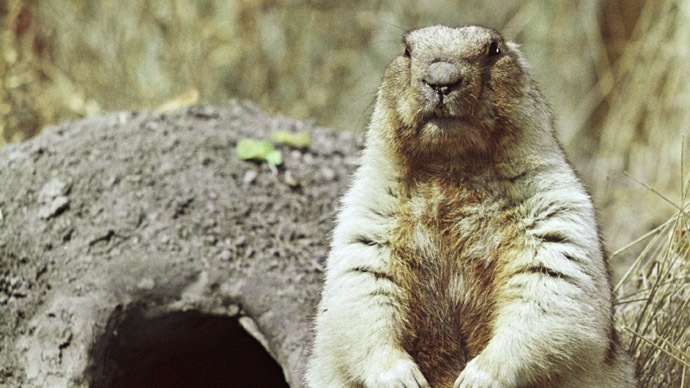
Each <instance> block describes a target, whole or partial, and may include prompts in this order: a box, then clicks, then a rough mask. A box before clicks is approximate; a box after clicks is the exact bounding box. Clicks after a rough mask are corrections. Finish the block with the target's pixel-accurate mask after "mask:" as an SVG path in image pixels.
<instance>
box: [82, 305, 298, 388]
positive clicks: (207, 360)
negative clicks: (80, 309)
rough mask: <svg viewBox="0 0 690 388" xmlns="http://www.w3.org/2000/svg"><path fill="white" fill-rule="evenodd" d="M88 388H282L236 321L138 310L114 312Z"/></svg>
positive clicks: (276, 371) (274, 367)
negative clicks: (150, 314)
mask: <svg viewBox="0 0 690 388" xmlns="http://www.w3.org/2000/svg"><path fill="white" fill-rule="evenodd" d="M86 378H87V379H88V381H89V386H90V387H91V388H120V387H127V388H144V387H146V388H173V387H197V388H211V387H213V388H221V387H262V388H263V387H278V388H282V387H285V388H288V385H287V383H286V382H285V378H284V376H283V372H282V370H281V368H280V366H279V365H278V364H277V363H276V362H275V361H274V360H273V358H272V357H271V356H270V355H269V354H268V353H267V352H266V350H264V348H263V347H262V346H261V344H259V342H258V341H256V340H255V339H254V338H253V337H252V336H250V335H249V334H248V333H247V332H246V331H245V330H244V329H243V328H242V326H240V324H239V322H238V320H237V318H232V317H223V316H217V315H209V314H203V313H200V312H195V311H187V312H175V313H169V314H166V315H162V316H158V317H154V318H149V317H146V314H144V309H143V308H141V307H135V308H128V309H126V310H122V309H120V310H118V311H116V312H114V313H113V314H112V315H111V317H110V320H109V322H108V326H107V328H106V331H105V334H104V335H103V336H101V338H100V339H98V340H97V341H96V342H95V343H94V345H93V347H92V351H91V360H90V366H89V369H88V370H87V373H86Z"/></svg>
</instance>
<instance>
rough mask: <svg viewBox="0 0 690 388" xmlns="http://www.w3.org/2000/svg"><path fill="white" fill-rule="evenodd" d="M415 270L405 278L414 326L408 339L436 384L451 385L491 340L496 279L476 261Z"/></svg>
mask: <svg viewBox="0 0 690 388" xmlns="http://www.w3.org/2000/svg"><path fill="white" fill-rule="evenodd" d="M441 267H446V266H441ZM447 267H451V266H447ZM476 270H477V271H478V270H480V268H476ZM481 270H483V271H486V268H485V267H483V266H482V268H481ZM412 272H414V276H413V277H410V278H407V279H406V281H405V282H404V287H405V288H406V294H407V303H405V305H406V306H407V311H406V318H407V325H408V326H407V328H406V330H405V331H404V338H402V344H403V347H404V349H405V350H406V351H407V352H408V353H409V354H410V355H411V356H412V357H413V358H414V359H415V361H416V362H417V364H418V365H419V367H420V369H421V371H422V373H423V374H424V376H425V377H426V378H427V380H428V381H429V383H430V384H431V386H432V387H449V388H450V387H452V386H453V383H454V382H455V379H457V377H458V375H459V374H460V372H461V371H462V370H463V369H464V367H465V365H466V363H467V362H468V361H469V360H471V359H472V358H473V357H475V356H476V355H477V354H478V353H479V352H480V351H481V350H482V349H483V348H484V347H485V346H486V343H487V342H488V340H489V336H490V334H491V322H492V317H493V310H494V303H493V301H492V294H493V287H491V284H492V283H491V281H490V279H488V278H487V276H486V274H485V273H484V274H482V275H481V276H478V275H477V273H476V271H475V268H473V265H472V264H471V263H466V264H465V265H463V267H462V269H460V268H439V267H437V268H414V269H413V270H412Z"/></svg>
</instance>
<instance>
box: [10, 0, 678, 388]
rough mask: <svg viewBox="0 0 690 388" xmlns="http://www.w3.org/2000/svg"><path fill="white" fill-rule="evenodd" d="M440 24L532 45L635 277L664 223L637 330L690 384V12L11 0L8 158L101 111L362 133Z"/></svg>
mask: <svg viewBox="0 0 690 388" xmlns="http://www.w3.org/2000/svg"><path fill="white" fill-rule="evenodd" d="M438 23H443V24H449V25H461V24H483V25H487V26H491V27H494V28H497V29H499V30H501V31H503V33H504V35H506V37H508V38H509V39H511V40H514V41H516V42H518V43H520V44H522V49H523V51H524V53H525V54H526V56H527V58H528V59H529V61H530V62H531V63H532V65H533V76H534V78H535V79H536V80H537V82H538V83H539V84H540V85H541V89H542V92H543V93H544V94H545V96H546V98H547V100H548V101H550V103H551V105H552V107H553V109H554V111H555V113H556V117H557V127H558V132H559V136H560V139H561V141H562V143H563V145H564V148H565V149H566V152H567V153H568V155H569V157H570V158H571V160H572V161H573V164H574V165H575V166H576V167H577V168H578V170H579V172H580V175H581V176H582V179H583V180H584V181H585V183H586V184H587V186H588V187H589V189H590V190H591V192H592V194H593V195H594V199H595V203H596V205H597V207H598V209H599V212H600V219H601V220H602V221H603V222H602V225H603V232H604V233H603V234H604V236H605V239H606V240H607V242H608V244H607V245H608V247H609V249H610V250H611V251H615V254H614V257H613V259H612V260H613V264H614V268H618V272H619V276H620V272H621V271H625V268H626V264H625V263H628V262H629V260H630V259H634V258H635V257H636V256H637V253H636V250H635V249H627V250H621V249H620V248H621V247H624V246H627V245H629V244H628V243H629V242H630V241H632V240H633V239H634V238H635V237H636V236H640V235H642V234H643V233H645V232H647V231H649V230H652V228H654V227H656V226H658V225H662V226H663V228H660V229H658V230H657V231H656V233H652V234H650V235H649V236H650V237H649V238H647V241H648V242H649V244H650V245H647V247H648V248H649V247H652V246H653V245H652V244H654V243H656V244H660V243H658V242H659V241H663V242H664V243H663V244H661V245H659V246H661V247H666V248H665V250H663V249H661V248H659V249H661V250H659V249H656V248H655V249H652V250H650V249H648V248H645V249H644V250H643V252H642V255H641V256H639V257H644V254H649V252H661V253H659V254H656V256H655V257H654V258H651V259H644V260H638V261H637V264H636V265H635V266H634V267H632V268H636V269H635V271H638V270H639V269H640V268H642V270H641V271H642V272H643V274H642V275H635V273H637V272H630V273H628V274H627V275H626V276H625V277H624V279H633V280H632V281H634V282H637V283H635V285H634V287H633V290H637V289H641V290H640V291H633V292H632V293H631V294H630V295H631V296H630V299H629V301H628V299H627V298H623V299H622V302H621V303H624V304H625V305H626V306H632V310H629V312H630V314H631V315H630V316H628V315H627V314H623V319H624V320H625V321H626V326H625V328H626V330H627V331H624V334H625V335H627V336H628V337H626V338H627V340H626V341H631V342H628V343H630V349H631V351H632V352H633V354H635V357H636V359H637V360H638V367H639V369H638V371H639V372H640V376H641V377H642V378H643V384H642V386H644V387H662V386H663V387H670V386H674V387H675V386H681V387H684V388H688V387H690V372H688V373H686V372H687V370H688V369H690V356H689V354H690V345H689V344H690V330H686V329H687V326H688V325H689V324H690V323H689V322H690V312H688V309H687V304H688V300H689V299H690V282H688V280H687V279H688V278H690V275H688V265H687V262H688V261H687V260H688V259H687V257H688V252H689V251H690V248H688V247H690V244H689V243H688V241H687V240H688V238H689V237H688V236H690V233H688V232H687V231H688V220H687V207H688V206H687V205H688V202H687V201H686V197H685V196H684V195H683V193H682V191H683V179H685V177H686V175H685V172H687V170H688V168H687V167H688V163H687V162H684V160H683V159H684V158H685V157H684V152H683V151H682V150H683V148H685V149H687V148H688V147H687V146H688V143H689V142H690V139H688V136H686V135H688V134H690V131H689V130H688V129H689V128H690V76H688V75H687V74H686V73H687V71H688V69H689V67H690V0H676V1H673V0H658V1H654V0H573V1H553V0H536V1H527V0H495V1H480V0H462V1H458V0H456V1H450V0H441V1H434V2H421V1H412V0H402V1H392V0H377V1H361V0H354V1H349V2H344V1H336V0H305V1H298V0H230V1H227V0H198V1H193V0H165V1H163V0H129V1H117V0H100V1H87V0H50V1H38V0H0V34H1V35H0V83H1V85H2V87H1V88H0V145H2V144H3V143H5V142H20V141H23V140H26V139H28V138H30V137H32V136H34V135H35V134H36V133H38V132H39V131H40V130H41V129H42V128H43V127H45V126H47V125H51V124H56V123H59V122H61V121H64V120H71V119H76V118H79V117H83V116H87V115H96V114H100V113H103V112H108V111H112V110H129V109H136V110H141V109H155V108H158V109H161V106H162V104H165V103H166V102H170V101H177V102H174V103H173V104H172V105H167V107H166V108H165V109H168V108H170V107H171V106H172V107H175V106H178V105H180V104H182V105H184V104H189V103H204V104H214V105H222V104H223V103H224V102H225V101H227V100H228V99H230V98H241V99H248V100H251V101H252V102H254V103H256V104H258V105H259V106H260V107H261V109H263V110H264V111H267V112H270V113H281V114H285V115H288V116H292V117H296V118H299V119H307V120H314V121H316V122H317V123H318V124H320V125H323V126H329V127H334V128H336V129H338V130H348V131H361V130H363V128H365V126H366V123H367V119H368V116H369V114H370V109H371V104H372V102H373V100H374V95H375V92H376V89H377V87H378V85H379V83H380V80H381V76H382V74H383V70H384V67H385V65H386V63H387V62H388V61H389V60H390V59H391V58H393V57H394V56H395V55H397V54H398V53H399V52H400V50H402V46H401V44H400V37H401V34H402V33H403V32H404V31H405V30H408V29H412V28H415V27H420V26H424V25H429V24H438ZM626 173H627V174H626ZM638 181H639V182H642V183H639V182H638ZM0 184H1V182H0ZM673 214H675V215H673ZM672 215H673V217H674V218H669V217H671V216H672ZM667 220H670V221H667ZM671 221H674V222H673V223H670V222H671ZM669 225H672V226H673V229H672V230H671V231H666V229H668V228H671V226H669ZM664 228H666V229H664ZM669 236H671V237H669ZM674 236H675V237H674ZM678 236H682V239H684V240H683V241H685V242H684V243H679V242H678V241H676V240H677V239H678V238H679V237H678ZM650 238H651V239H652V240H651V241H650ZM669 239H670V240H669ZM640 241H641V243H640V244H639V245H640V247H642V246H644V241H645V240H644V239H642V240H640ZM684 244H685V245H684ZM674 247H675V248H674ZM678 247H681V248H678ZM641 249H642V248H639V249H637V252H639V251H640V250H641ZM645 252H646V253H645ZM664 252H665V253H664ZM669 252H676V253H674V254H669ZM668 257H674V258H677V257H681V264H678V262H676V261H674V262H673V264H672V265H670V264H669V265H666V266H665V267H664V266H662V265H661V264H659V263H668V260H666V259H664V260H666V261H663V260H661V259H659V258H662V259H663V258H668ZM682 260H684V263H685V264H682V263H683V261H682ZM645 263H647V264H645ZM661 267H664V268H667V272H663V273H662V272H655V271H657V270H658V268H661ZM654 268H656V269H654ZM669 268H671V269H672V270H668V269H669ZM631 271H632V270H631ZM683 271H685V272H683ZM683 274H685V275H683ZM677 276H680V278H678V279H681V281H680V282H677V281H668V279H671V278H673V279H676V277H677ZM682 276H685V277H684V278H683V277H682ZM682 279H685V280H682ZM676 280H677V279H676ZM654 282H656V283H654ZM650 284H660V285H664V287H669V288H665V289H663V290H662V291H660V288H658V287H656V286H650ZM619 286H621V284H619ZM624 286H625V285H623V287H622V288H621V289H623V288H625V287H624ZM617 288H618V287H617ZM679 290H681V291H682V292H680V291H679ZM644 292H647V293H648V294H649V295H650V296H645V297H644V298H641V297H640V295H641V294H639V293H644ZM679 295H682V297H680V296H679ZM655 298H656V299H655ZM640 300H644V301H645V302H644V303H645V306H652V305H653V306H657V307H650V308H647V307H643V308H642V310H643V311H642V312H640V308H638V307H636V306H637V305H635V303H636V302H639V301H640ZM662 305H663V306H665V307H663V306H662ZM659 306H662V307H659ZM679 311H680V312H681V314H678V312H679ZM678 317H681V318H678ZM674 319H676V320H674ZM678 319H680V320H678ZM628 320H630V322H628ZM634 322H636V323H635V324H633V323H634ZM669 322H670V323H669ZM678 322H681V323H678ZM662 324H663V325H665V326H663V328H662ZM662 329H663V330H662ZM681 329H682V330H681ZM664 330H665V331H664ZM664 333H666V334H664ZM631 335H632V336H631ZM649 338H651V340H649ZM669 354H671V355H672V356H673V357H672V358H668V355H669ZM679 360H680V361H679ZM644 365H646V367H645V366H644ZM645 368H646V369H645ZM659 368H661V369H663V368H666V369H664V370H663V371H661V370H660V369H659ZM674 368H675V369H674Z"/></svg>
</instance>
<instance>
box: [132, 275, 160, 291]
mask: <svg viewBox="0 0 690 388" xmlns="http://www.w3.org/2000/svg"><path fill="white" fill-rule="evenodd" d="M155 286H156V282H155V281H154V280H153V279H151V278H143V279H141V281H140V282H139V283H138V284H137V288H138V289H139V290H142V291H150V290H153V288H154V287H155Z"/></svg>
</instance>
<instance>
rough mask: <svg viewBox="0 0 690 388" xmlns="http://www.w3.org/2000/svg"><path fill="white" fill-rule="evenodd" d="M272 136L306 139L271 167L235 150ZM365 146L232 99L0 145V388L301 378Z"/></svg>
mask: <svg viewBox="0 0 690 388" xmlns="http://www.w3.org/2000/svg"><path fill="white" fill-rule="evenodd" d="M277 130H282V131H290V132H298V131H303V130H306V131H309V133H310V134H311V136H312V144H311V146H310V147H308V148H306V149H294V148H290V147H288V146H278V148H279V149H280V150H281V151H282V152H283V158H284V163H283V165H282V166H279V167H278V168H276V167H273V166H270V165H268V164H267V163H265V162H252V161H243V160H240V159H239V158H238V157H237V155H236V152H235V146H236V144H237V142H238V141H239V140H240V139H242V138H254V139H259V138H268V137H269V134H270V133H271V132H273V131H277ZM360 146H361V141H360V140H359V139H358V137H357V136H356V135H353V134H351V133H336V132H334V131H331V130H327V129H324V128H319V127H317V126H316V125H313V124H309V123H303V122H298V121H295V120H292V119H289V118H285V117H280V116H268V115H264V114H261V113H259V112H258V111H257V110H256V109H255V108H254V107H253V106H252V105H250V104H248V103H243V102H231V103H229V104H228V105H227V106H223V107H219V108H213V107H192V108H187V109H183V110H180V111H177V112H174V113H171V114H168V115H165V114H160V113H156V112H118V113H112V114H108V115H106V116H101V117H94V118H88V119H84V120H81V121H77V122H71V123H65V124H63V125H60V126H57V127H53V128H49V129H46V130H44V131H43V133H42V134H41V135H39V136H38V137H36V138H35V139H32V140H31V141H29V142H26V143H23V144H18V145H7V146H5V147H3V148H2V149H0V211H1V212H2V213H1V214H2V216H1V217H0V218H2V219H1V220H0V387H87V386H88V387H119V386H128V387H144V386H158V387H176V386H180V387H181V386H197V387H210V386H215V387H217V386H227V387H234V386H237V387H253V386H256V387H265V386H271V387H273V386H276V387H277V386H280V384H284V382H283V375H284V377H285V379H287V381H288V383H289V384H290V386H292V387H299V386H302V382H301V376H302V373H303V367H304V362H305V357H306V356H307V353H308V345H307V344H308V342H309V339H310V331H309V321H310V315H311V314H312V312H313V309H314V306H315V304H316V302H317V300H318V295H319V290H320V287H321V282H322V276H323V272H322V264H323V260H324V257H325V255H326V253H327V247H328V240H329V238H328V237H329V235H328V233H329V231H330V229H331V228H332V225H333V220H334V215H335V210H336V207H337V203H338V200H337V199H338V198H339V196H340V195H341V194H342V192H343V191H344V190H345V188H346V187H347V183H348V180H349V176H350V174H351V173H352V171H353V169H354V167H355V164H356V161H357V156H358V154H359V152H358V149H359V148H360ZM247 333H250V334H251V337H250V336H249V335H248V334H247ZM269 354H270V356H269ZM271 357H272V358H273V359H274V360H275V361H276V362H277V363H276V362H274V361H272V359H271ZM278 365H280V367H279V366H278ZM281 367H282V373H281V369H280V368H281ZM276 376H277V377H276Z"/></svg>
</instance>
